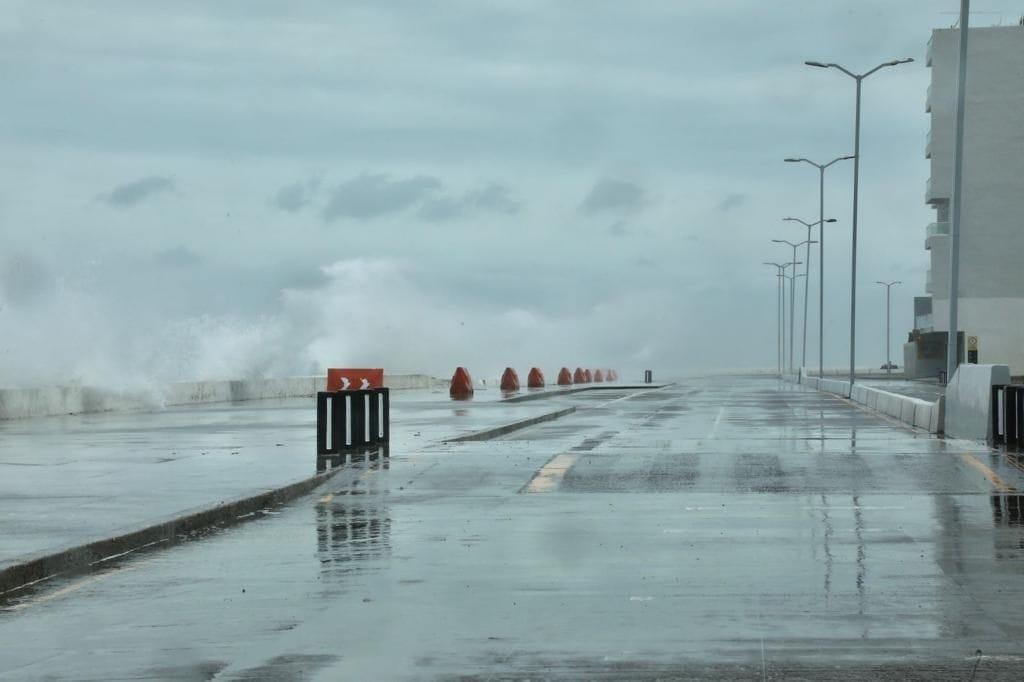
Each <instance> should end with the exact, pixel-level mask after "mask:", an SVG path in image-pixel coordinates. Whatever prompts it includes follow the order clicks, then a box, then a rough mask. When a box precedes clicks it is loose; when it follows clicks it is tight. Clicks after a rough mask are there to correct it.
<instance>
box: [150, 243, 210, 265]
mask: <svg viewBox="0 0 1024 682" xmlns="http://www.w3.org/2000/svg"><path fill="white" fill-rule="evenodd" d="M202 260H203V258H202V256H200V255H199V254H198V253H196V252H195V251H193V250H192V249H190V248H188V247H186V246H175V247H173V248H170V249H163V250H162V251H157V252H156V253H155V254H153V261H154V262H155V263H157V264H158V265H163V266H165V267H170V268H191V267H195V266H196V265H199V263H201V262H202Z"/></svg>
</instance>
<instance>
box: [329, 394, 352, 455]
mask: <svg viewBox="0 0 1024 682" xmlns="http://www.w3.org/2000/svg"><path fill="white" fill-rule="evenodd" d="M329 395H330V396H331V447H330V448H328V449H327V450H326V452H328V453H329V454H336V453H338V452H341V451H342V449H344V447H345V433H346V432H347V431H348V427H346V425H345V396H343V395H341V394H339V393H331V394H329Z"/></svg>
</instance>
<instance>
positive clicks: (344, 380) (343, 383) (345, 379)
mask: <svg viewBox="0 0 1024 682" xmlns="http://www.w3.org/2000/svg"><path fill="white" fill-rule="evenodd" d="M351 383H352V382H351V381H349V380H348V377H342V378H341V390H343V391H345V390H347V389H348V387H349V384H351Z"/></svg>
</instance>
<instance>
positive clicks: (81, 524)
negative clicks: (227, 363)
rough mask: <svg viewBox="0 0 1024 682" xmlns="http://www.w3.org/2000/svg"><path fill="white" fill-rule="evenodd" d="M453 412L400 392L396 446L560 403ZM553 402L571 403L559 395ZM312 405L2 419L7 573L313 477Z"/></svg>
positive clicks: (495, 398)
mask: <svg viewBox="0 0 1024 682" xmlns="http://www.w3.org/2000/svg"><path fill="white" fill-rule="evenodd" d="M500 398H501V394H500V393H499V392H497V391H479V392H478V393H477V395H476V396H475V399H474V400H473V401H470V402H466V403H459V404H458V405H456V406H453V403H452V402H451V401H450V400H449V399H448V395H447V392H446V391H428V390H409V391H395V392H394V393H393V395H392V402H393V404H394V407H395V415H394V418H393V420H392V422H393V423H392V429H391V437H392V444H393V447H394V448H395V449H397V450H403V451H409V450H411V449H414V448H416V447H419V446H420V444H422V443H425V442H429V441H431V440H438V439H441V438H445V437H450V436H453V435H459V434H465V433H470V432H473V431H476V430H479V429H483V428H486V427H488V426H493V425H495V424H499V423H503V422H509V421H514V420H517V419H523V418H528V417H530V416H534V415H537V414H541V413H543V412H545V411H550V410H551V409H552V408H551V406H550V401H549V400H540V401H533V402H525V403H511V404H509V403H504V402H499V399H500ZM552 400H556V401H557V400H560V398H558V397H553V398H552ZM313 405H314V402H313V399H312V398H290V399H284V400H260V401H247V402H243V403H234V404H230V403H216V404H208V405H196V406H189V407H178V408H171V409H167V410H161V411H156V412H135V413H120V414H118V413H105V414H86V415H72V416H62V417H48V418H42V419H25V420H12V421H0V568H4V567H6V566H9V565H12V564H16V563H20V562H21V561H23V560H24V558H25V557H26V556H28V555H35V554H40V553H47V552H53V551H55V550H58V549H62V548H64V547H69V546H76V545H81V544H83V543H86V542H91V541H95V540H100V539H103V538H107V537H110V536H112V535H115V534H118V533H123V532H126V531H129V530H134V529H136V528H139V527H142V526H145V525H148V524H153V523H158V522H160V521H164V520H166V519H169V518H173V517H174V516H176V515H180V514H182V513H183V512H186V511H189V510H196V509H201V508H204V507H209V506H212V505H214V504H218V503H221V502H224V501H225V500H232V499H235V498H239V497H243V496H246V495H252V494H256V493H259V492H262V491H264V490H268V489H273V488H278V487H282V486H284V485H287V484H289V483H292V482H295V481H299V480H302V479H305V478H307V477H309V476H310V475H312V474H313V473H314V472H315V470H316V467H315V462H314V461H313V459H312V458H311V455H312V453H314V452H316V445H315V432H316V428H315V421H316V415H315V410H314V408H313Z"/></svg>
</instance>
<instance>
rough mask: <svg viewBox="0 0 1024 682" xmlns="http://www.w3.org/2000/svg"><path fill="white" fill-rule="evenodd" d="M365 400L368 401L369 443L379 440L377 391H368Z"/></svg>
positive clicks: (378, 398) (378, 399)
mask: <svg viewBox="0 0 1024 682" xmlns="http://www.w3.org/2000/svg"><path fill="white" fill-rule="evenodd" d="M367 400H369V401H370V433H369V434H368V435H369V438H367V440H368V441H369V442H371V443H379V442H380V394H379V393H378V392H377V391H369V392H368V393H367Z"/></svg>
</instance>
